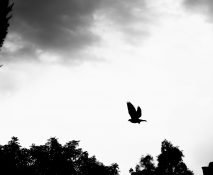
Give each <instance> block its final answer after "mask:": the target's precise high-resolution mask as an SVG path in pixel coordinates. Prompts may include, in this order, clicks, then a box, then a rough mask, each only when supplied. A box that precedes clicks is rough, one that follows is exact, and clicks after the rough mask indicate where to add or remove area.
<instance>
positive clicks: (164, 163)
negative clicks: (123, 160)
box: [129, 140, 193, 175]
mask: <svg viewBox="0 0 213 175" xmlns="http://www.w3.org/2000/svg"><path fill="white" fill-rule="evenodd" d="M183 156H184V155H183V152H182V151H181V150H179V148H178V147H177V146H173V145H172V143H171V142H169V141H167V140H164V141H163V142H162V145H161V153H160V154H159V155H158V156H157V162H158V163H157V166H156V165H155V164H154V159H153V157H152V156H151V155H149V154H148V155H146V156H142V157H141V159H140V162H139V164H137V165H136V167H135V170H133V169H132V168H131V169H130V170H129V172H130V174H131V175H193V172H192V171H191V170H189V169H188V168H187V166H186V164H185V163H184V162H183Z"/></svg>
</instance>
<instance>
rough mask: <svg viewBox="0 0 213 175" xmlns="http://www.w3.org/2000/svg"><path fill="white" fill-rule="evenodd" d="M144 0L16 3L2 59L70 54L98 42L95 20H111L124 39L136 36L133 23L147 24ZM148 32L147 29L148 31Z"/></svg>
mask: <svg viewBox="0 0 213 175" xmlns="http://www.w3.org/2000/svg"><path fill="white" fill-rule="evenodd" d="M149 18H150V16H149V9H148V7H147V5H146V3H145V1H144V0H134V1H129V0H63V1H60V0H45V1H43V0H36V1H35V0H27V1H25V0H16V1H15V5H14V9H13V19H12V20H11V26H10V30H9V35H8V37H7V42H6V44H5V49H4V50H3V51H2V53H1V54H2V55H4V58H6V59H9V57H10V58H13V57H14V56H16V58H17V55H21V56H22V57H21V59H24V58H27V59H29V56H30V57H31V59H38V57H39V55H41V54H43V53H45V54H50V55H51V54H53V55H55V54H56V55H57V54H58V55H64V54H65V55H67V54H68V55H69V56H70V55H71V54H73V53H78V52H79V51H82V50H83V49H85V48H89V47H91V46H94V45H95V44H97V43H99V42H100V41H101V36H99V35H97V34H96V33H95V32H94V31H93V30H92V28H93V27H94V24H95V23H96V22H97V20H107V21H110V23H111V25H112V27H115V28H116V30H119V32H121V33H122V34H124V35H126V36H130V35H131V37H134V33H136V34H137V35H135V37H136V38H137V37H138V32H139V31H138V30H136V29H134V25H133V24H134V23H137V22H138V21H139V22H144V28H143V34H145V35H146V34H147V33H148V31H147V32H144V31H145V30H146V27H145V24H146V23H149V20H150V19H149ZM147 30H148V29H147Z"/></svg>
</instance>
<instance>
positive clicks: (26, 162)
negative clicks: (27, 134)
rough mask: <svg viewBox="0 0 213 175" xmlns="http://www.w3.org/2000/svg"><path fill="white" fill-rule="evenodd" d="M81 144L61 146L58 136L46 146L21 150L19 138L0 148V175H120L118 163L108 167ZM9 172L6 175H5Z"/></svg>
mask: <svg viewBox="0 0 213 175" xmlns="http://www.w3.org/2000/svg"><path fill="white" fill-rule="evenodd" d="M78 144H79V141H75V140H73V141H70V142H68V143H66V144H65V145H61V144H60V143H59V142H58V140H57V139H56V138H55V137H52V138H50V139H48V141H47V143H46V144H44V145H39V146H37V145H35V144H32V145H31V147H30V148H29V149H26V148H22V147H21V146H20V144H19V142H18V138H17V137H12V139H11V141H9V142H8V144H7V145H3V146H2V145H0V167H1V168H0V171H1V172H0V174H7V175H12V174H22V175H29V174H30V175H71V174H72V175H94V174H101V175H118V174H119V167H118V164H116V163H113V164H111V165H110V166H105V165H104V164H103V163H101V162H99V161H98V160H97V159H96V157H95V156H92V157H90V156H89V154H88V152H86V151H83V150H82V149H81V148H78ZM3 172H6V173H3Z"/></svg>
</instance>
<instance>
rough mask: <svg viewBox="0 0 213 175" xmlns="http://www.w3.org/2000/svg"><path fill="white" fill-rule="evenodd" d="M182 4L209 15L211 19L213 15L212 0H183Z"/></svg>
mask: <svg viewBox="0 0 213 175" xmlns="http://www.w3.org/2000/svg"><path fill="white" fill-rule="evenodd" d="M184 5H185V6H186V7H187V8H188V9H190V10H194V11H196V12H201V13H203V14H205V15H209V19H210V20H211V21H213V20H212V17H213V1H212V0H184Z"/></svg>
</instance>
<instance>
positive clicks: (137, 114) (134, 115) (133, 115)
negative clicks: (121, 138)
mask: <svg viewBox="0 0 213 175" xmlns="http://www.w3.org/2000/svg"><path fill="white" fill-rule="evenodd" d="M127 108H128V111H129V115H130V117H131V119H129V121H130V122H132V123H138V124H140V122H146V120H141V119H139V118H140V117H141V115H142V112H141V108H140V107H139V106H138V108H137V111H136V109H135V107H134V106H133V105H132V103H130V102H127Z"/></svg>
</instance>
